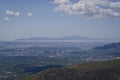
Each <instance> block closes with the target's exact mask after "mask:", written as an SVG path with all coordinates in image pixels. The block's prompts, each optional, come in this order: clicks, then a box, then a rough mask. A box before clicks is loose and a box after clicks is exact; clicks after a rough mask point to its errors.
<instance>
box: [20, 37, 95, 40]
mask: <svg viewBox="0 0 120 80" xmlns="http://www.w3.org/2000/svg"><path fill="white" fill-rule="evenodd" d="M18 40H97V39H95V38H89V37H83V36H65V37H56V38H51V37H33V38H28V39H18Z"/></svg>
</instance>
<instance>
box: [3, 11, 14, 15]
mask: <svg viewBox="0 0 120 80" xmlns="http://www.w3.org/2000/svg"><path fill="white" fill-rule="evenodd" d="M5 14H6V15H14V12H13V11H11V10H6V12H5Z"/></svg>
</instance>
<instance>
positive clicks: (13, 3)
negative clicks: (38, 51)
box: [0, 0, 120, 40]
mask: <svg viewBox="0 0 120 80" xmlns="http://www.w3.org/2000/svg"><path fill="white" fill-rule="evenodd" d="M73 35H78V36H87V37H93V38H120V0H0V40H12V39H19V38H30V37H61V36H73Z"/></svg>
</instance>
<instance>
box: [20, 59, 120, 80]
mask: <svg viewBox="0 0 120 80" xmlns="http://www.w3.org/2000/svg"><path fill="white" fill-rule="evenodd" d="M21 80H120V60H112V61H101V62H90V63H83V64H73V65H70V66H67V67H65V68H59V69H48V70H45V71H42V72H40V73H37V74H34V75H31V76H27V77H24V78H22V79H21Z"/></svg>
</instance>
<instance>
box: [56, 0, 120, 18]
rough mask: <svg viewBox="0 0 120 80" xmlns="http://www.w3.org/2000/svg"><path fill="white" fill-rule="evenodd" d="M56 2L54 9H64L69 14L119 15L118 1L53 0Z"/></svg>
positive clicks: (119, 4) (86, 15)
mask: <svg viewBox="0 0 120 80" xmlns="http://www.w3.org/2000/svg"><path fill="white" fill-rule="evenodd" d="M54 3H55V4H57V6H56V7H55V9H54V10H55V11H64V12H65V13H67V14H69V15H80V16H85V17H120V2H118V1H117V2H112V1H109V0H79V1H78V2H76V3H72V2H71V1H70V0H54Z"/></svg>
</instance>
